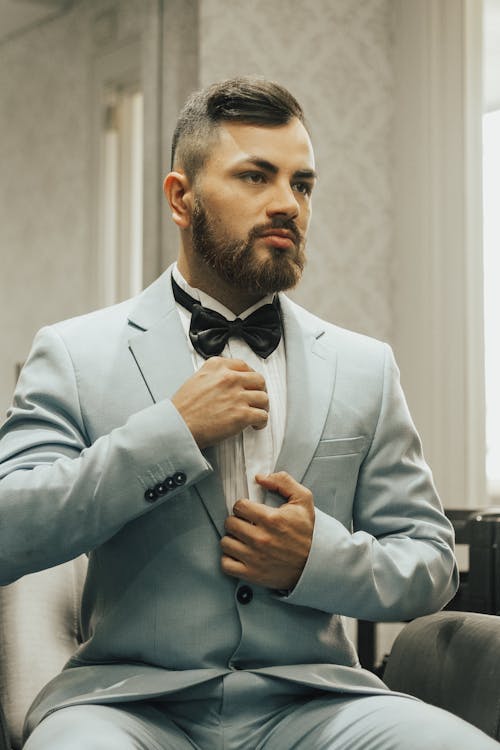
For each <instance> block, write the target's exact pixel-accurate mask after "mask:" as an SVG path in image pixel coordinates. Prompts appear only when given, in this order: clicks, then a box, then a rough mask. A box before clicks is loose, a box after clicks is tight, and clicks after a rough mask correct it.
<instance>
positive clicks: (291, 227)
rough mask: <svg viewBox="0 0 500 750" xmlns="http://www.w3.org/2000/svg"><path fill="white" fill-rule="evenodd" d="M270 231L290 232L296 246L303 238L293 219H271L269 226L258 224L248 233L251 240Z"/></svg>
mask: <svg viewBox="0 0 500 750" xmlns="http://www.w3.org/2000/svg"><path fill="white" fill-rule="evenodd" d="M271 229H285V230H286V231H287V232H290V234H291V235H292V237H293V240H294V242H295V244H296V245H301V244H302V242H303V239H304V238H303V236H302V232H301V231H300V230H299V228H298V227H297V225H296V224H295V222H294V221H293V219H282V218H280V217H279V216H277V217H276V218H274V219H272V221H271V222H270V223H269V224H259V225H258V226H256V227H254V228H253V229H252V231H251V232H250V237H251V239H255V238H256V237H261V236H262V235H264V234H266V233H267V232H269V231H270V230H271Z"/></svg>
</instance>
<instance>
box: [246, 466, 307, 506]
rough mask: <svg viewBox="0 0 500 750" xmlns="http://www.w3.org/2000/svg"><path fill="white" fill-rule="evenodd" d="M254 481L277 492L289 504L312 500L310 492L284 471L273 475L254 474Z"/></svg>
mask: <svg viewBox="0 0 500 750" xmlns="http://www.w3.org/2000/svg"><path fill="white" fill-rule="evenodd" d="M255 481H256V482H257V483H258V484H260V485H261V487H265V488H266V489H267V490H270V491H271V492H278V493H279V494H280V495H281V496H282V497H284V498H286V499H287V500H288V501H289V502H290V501H293V500H309V499H311V500H312V495H311V491H310V490H308V489H307V487H304V485H303V484H300V482H297V480H296V479H294V478H293V477H291V476H290V474H288V473H287V472H286V471H279V472H277V473H275V474H267V475H264V474H256V476H255Z"/></svg>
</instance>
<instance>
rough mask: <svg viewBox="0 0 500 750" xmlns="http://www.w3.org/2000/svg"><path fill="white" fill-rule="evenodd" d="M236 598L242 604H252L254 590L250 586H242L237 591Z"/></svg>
mask: <svg viewBox="0 0 500 750" xmlns="http://www.w3.org/2000/svg"><path fill="white" fill-rule="evenodd" d="M236 598H237V600H238V601H239V603H240V604H250V602H251V601H252V599H253V591H252V589H251V588H250V586H240V587H239V589H238V591H237V592H236Z"/></svg>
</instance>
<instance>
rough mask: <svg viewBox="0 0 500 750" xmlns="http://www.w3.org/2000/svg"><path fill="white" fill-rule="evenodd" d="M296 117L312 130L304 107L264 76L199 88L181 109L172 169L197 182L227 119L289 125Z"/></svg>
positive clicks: (247, 77)
mask: <svg viewBox="0 0 500 750" xmlns="http://www.w3.org/2000/svg"><path fill="white" fill-rule="evenodd" d="M294 117H296V118H297V119H298V120H300V122H302V124H303V125H304V127H305V128H306V129H307V130H308V126H307V123H306V120H305V117H304V112H303V110H302V107H301V106H300V104H299V103H298V101H297V100H296V99H295V97H293V96H292V94H291V93H290V92H289V91H287V89H285V88H284V87H283V86H280V85H279V84H278V83H274V82H273V81H267V80H265V79H264V78H257V77H252V76H245V77H239V78H230V79H228V80H225V81H220V82H219V83H214V84H212V85H211V86H208V87H207V88H205V89H202V90H201V91H196V92H195V93H194V94H192V95H191V96H190V97H189V99H188V100H187V101H186V103H185V105H184V107H183V108H182V110H181V113H180V115H179V118H178V120H177V125H176V127H175V131H174V136H173V139H172V154H171V169H174V168H179V167H180V168H182V169H183V170H184V172H185V173H186V175H187V176H188V178H189V179H190V180H191V181H193V180H194V179H195V177H196V175H197V173H198V172H199V170H200V169H201V168H202V167H203V164H204V163H205V160H206V158H207V156H208V154H209V151H210V149H211V147H212V146H213V145H214V143H215V142H216V140H217V136H218V129H219V126H220V124H221V123H223V122H241V123H245V124H248V125H262V126H264V127H265V126H268V127H269V126H273V125H286V124H287V123H288V122H289V121H290V120H291V119H292V118H294Z"/></svg>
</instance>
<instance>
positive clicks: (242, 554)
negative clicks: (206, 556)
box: [220, 536, 249, 562]
mask: <svg viewBox="0 0 500 750" xmlns="http://www.w3.org/2000/svg"><path fill="white" fill-rule="evenodd" d="M220 546H221V549H222V551H223V552H224V554H225V555H229V557H232V558H233V559H234V560H239V561H240V562H245V561H246V560H247V558H248V554H249V550H248V549H247V547H246V545H245V544H243V542H241V541H240V540H239V539H235V538H234V537H232V536H223V537H222V539H221V540H220Z"/></svg>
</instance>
